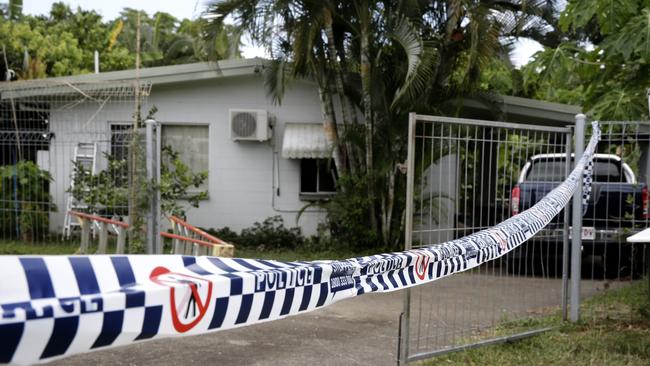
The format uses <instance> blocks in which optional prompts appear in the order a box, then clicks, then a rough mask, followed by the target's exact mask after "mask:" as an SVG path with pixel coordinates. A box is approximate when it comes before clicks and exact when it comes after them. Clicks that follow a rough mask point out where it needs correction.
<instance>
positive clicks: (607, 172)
mask: <svg viewBox="0 0 650 366" xmlns="http://www.w3.org/2000/svg"><path fill="white" fill-rule="evenodd" d="M564 165H565V161H564V160H550V159H548V160H546V159H539V160H536V161H534V162H533V164H532V166H531V168H530V170H529V171H528V175H527V176H526V180H527V181H530V182H561V181H563V180H564V178H566V177H565V174H564ZM593 174H594V175H593V179H594V182H612V183H613V182H625V177H624V175H623V174H621V165H620V164H618V163H616V162H613V161H602V160H600V161H599V160H596V161H594V173H593Z"/></svg>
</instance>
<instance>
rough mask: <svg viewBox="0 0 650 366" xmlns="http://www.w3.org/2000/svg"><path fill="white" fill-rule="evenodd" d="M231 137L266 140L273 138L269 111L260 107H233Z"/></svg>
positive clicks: (234, 138)
mask: <svg viewBox="0 0 650 366" xmlns="http://www.w3.org/2000/svg"><path fill="white" fill-rule="evenodd" d="M230 138H231V139H232V140H233V141H266V140H268V139H269V138H271V128H270V126H269V121H268V114H267V112H266V111H265V110H260V109H231V110H230Z"/></svg>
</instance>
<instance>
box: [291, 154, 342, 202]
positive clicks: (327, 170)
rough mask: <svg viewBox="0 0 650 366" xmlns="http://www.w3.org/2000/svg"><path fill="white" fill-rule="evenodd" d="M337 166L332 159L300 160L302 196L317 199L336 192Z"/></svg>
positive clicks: (302, 197)
mask: <svg viewBox="0 0 650 366" xmlns="http://www.w3.org/2000/svg"><path fill="white" fill-rule="evenodd" d="M336 177H337V175H336V167H335V166H334V161H333V160H331V159H301V160H300V198H301V199H303V200H315V199H321V198H326V197H328V196H331V195H333V194H334V193H336Z"/></svg>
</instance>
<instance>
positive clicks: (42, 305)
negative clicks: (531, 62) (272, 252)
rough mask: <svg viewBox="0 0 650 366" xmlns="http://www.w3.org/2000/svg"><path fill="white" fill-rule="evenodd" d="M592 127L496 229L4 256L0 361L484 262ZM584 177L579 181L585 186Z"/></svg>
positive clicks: (559, 194) (314, 301)
mask: <svg viewBox="0 0 650 366" xmlns="http://www.w3.org/2000/svg"><path fill="white" fill-rule="evenodd" d="M598 138H599V130H598V126H597V125H596V124H595V125H594V134H593V136H592V138H591V140H590V142H589V145H588V146H587V148H586V149H585V153H584V155H583V156H582V157H581V158H580V160H579V161H578V163H577V164H576V167H575V169H574V170H573V171H572V172H571V174H570V175H569V177H568V178H567V179H566V180H565V181H564V182H563V183H562V184H560V185H559V186H558V187H557V188H555V189H554V190H553V191H551V192H550V193H549V194H548V195H547V196H546V197H544V198H543V199H542V200H540V201H539V202H538V203H537V204H536V205H535V206H533V207H531V208H530V209H528V210H526V211H524V212H522V213H520V214H519V215H517V216H514V217H512V218H510V219H508V220H506V221H504V222H502V223H500V224H498V225H496V226H494V227H491V228H489V229H486V230H483V231H479V232H476V233H474V234H471V235H468V236H465V237H463V238H460V239H456V240H452V241H449V242H446V243H444V244H440V245H435V246H431V247H427V248H421V249H415V250H409V251H403V252H397V253H388V254H379V255H373V256H367V257H361V258H353V259H348V260H341V261H327V260H323V261H313V262H280V261H273V260H261V259H238V258H217V257H192V256H172V255H132V256H129V255H113V256H109V255H95V256H3V257H0V273H1V274H2V277H3V278H4V279H5V280H3V281H0V363H14V364H32V363H38V362H41V361H49V360H52V359H56V358H61V357H66V356H70V355H73V354H77V353H83V352H89V351H92V350H98V349H105V348H108V347H116V346H120V345H127V344H132V343H134V342H138V341H143V340H147V339H153V338H162V337H171V336H180V335H188V334H200V333H206V332H211V331H217V330H223V329H229V328H234V327H239V326H245V325H251V324H255V323H260V322H264V321H270V320H274V319H280V318H283V317H286V316H289V315H294V314H299V313H303V312H307V311H311V310H314V309H318V308H321V307H324V306H327V305H329V304H332V303H334V302H336V301H340V300H343V299H346V298H351V297H354V296H358V295H362V294H364V293H367V292H386V291H394V290H399V289H403V288H407V287H411V286H415V285H419V284H423V283H427V282H430V281H434V280H436V279H439V278H443V277H445V276H449V275H451V274H454V273H458V272H462V271H465V270H467V269H470V268H474V267H476V266H479V265H481V264H483V263H485V262H487V261H490V260H492V259H495V258H498V257H500V256H502V255H504V254H506V253H507V252H509V251H511V250H512V249H514V248H515V247H517V246H518V245H520V244H521V243H523V242H524V241H526V240H527V239H529V238H531V237H532V236H533V235H535V233H537V232H538V231H539V230H541V229H542V228H543V227H544V226H546V225H547V224H548V223H549V222H550V221H551V220H552V219H553V217H555V216H556V215H557V214H558V213H559V212H560V211H561V210H562V209H563V208H564V206H566V204H567V203H568V202H569V200H570V199H571V197H572V195H573V194H574V193H575V192H576V190H577V187H578V186H579V182H580V180H581V179H582V178H583V176H585V177H587V178H589V177H590V175H589V173H587V174H584V170H585V168H586V167H588V165H589V162H590V161H591V159H592V157H593V154H594V151H595V148H596V144H597V142H598ZM588 183H589V181H586V182H585V184H588Z"/></svg>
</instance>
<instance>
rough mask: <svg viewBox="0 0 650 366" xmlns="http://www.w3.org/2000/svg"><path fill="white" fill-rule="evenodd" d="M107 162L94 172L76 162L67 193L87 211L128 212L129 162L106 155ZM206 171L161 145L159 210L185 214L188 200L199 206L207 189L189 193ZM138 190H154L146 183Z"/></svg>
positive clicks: (119, 213)
mask: <svg viewBox="0 0 650 366" xmlns="http://www.w3.org/2000/svg"><path fill="white" fill-rule="evenodd" d="M106 158H107V161H108V165H107V168H106V169H105V170H102V171H100V172H98V173H97V174H91V172H90V171H89V170H88V169H87V168H86V167H84V165H83V164H82V163H81V162H79V163H75V165H74V179H75V184H74V186H73V187H72V188H71V190H70V193H72V195H73V197H74V198H75V199H76V200H78V201H79V202H83V203H84V204H85V205H87V206H88V210H89V211H90V212H97V213H100V214H108V215H127V214H128V202H129V182H128V176H127V166H128V162H127V160H126V159H116V158H114V157H112V156H110V155H106ZM207 177H208V173H207V172H192V171H191V170H190V168H189V167H188V166H187V165H185V163H183V161H182V160H181V159H180V157H179V154H178V153H177V152H175V151H174V150H173V149H172V148H171V147H170V146H164V147H163V149H162V165H161V172H160V183H159V187H156V189H158V190H160V196H161V211H162V213H163V214H166V215H175V216H180V217H184V216H185V206H184V205H183V204H182V203H181V201H187V202H188V203H189V204H190V205H191V206H193V207H199V203H200V201H201V200H204V199H206V198H207V192H206V191H201V192H196V193H189V192H188V189H189V188H191V187H196V188H198V187H199V186H200V185H201V184H203V182H204V181H205V180H206V179H207ZM145 185H147V187H140V188H139V189H138V190H139V191H145V192H147V196H149V195H150V194H153V192H154V189H153V187H150V186H149V185H148V183H145Z"/></svg>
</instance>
